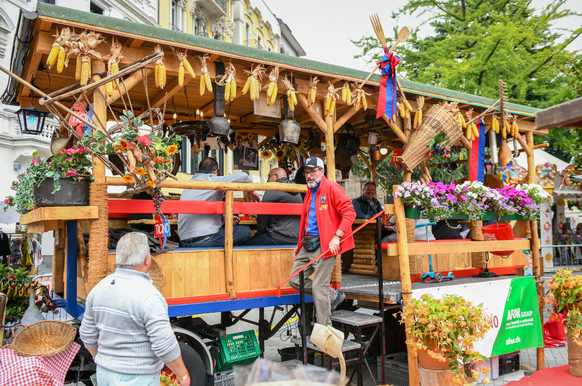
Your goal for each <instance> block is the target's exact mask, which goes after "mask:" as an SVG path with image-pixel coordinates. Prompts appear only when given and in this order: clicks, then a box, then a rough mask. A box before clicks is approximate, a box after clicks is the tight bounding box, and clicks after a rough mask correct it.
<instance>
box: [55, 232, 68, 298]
mask: <svg viewBox="0 0 582 386" xmlns="http://www.w3.org/2000/svg"><path fill="white" fill-rule="evenodd" d="M54 233H56V234H57V235H58V241H59V242H58V244H57V243H55V252H54V256H53V266H52V277H53V278H52V286H53V290H54V291H55V293H57V294H60V295H62V294H63V293H64V292H65V245H66V242H65V240H66V239H67V227H66V226H64V222H63V221H59V229H58V230H56V231H54Z"/></svg>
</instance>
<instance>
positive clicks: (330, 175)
mask: <svg viewBox="0 0 582 386" xmlns="http://www.w3.org/2000/svg"><path fill="white" fill-rule="evenodd" d="M325 123H326V124H327V132H326V133H325V156H326V162H327V179H328V180H330V181H334V182H335V153H334V151H335V147H334V143H333V134H334V131H333V121H332V119H331V117H325Z"/></svg>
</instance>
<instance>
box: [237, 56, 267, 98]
mask: <svg viewBox="0 0 582 386" xmlns="http://www.w3.org/2000/svg"><path fill="white" fill-rule="evenodd" d="M244 71H245V73H246V74H247V75H249V77H248V78H247V81H246V83H245V86H244V87H243V90H242V94H243V95H246V94H247V92H249V91H250V92H249V94H250V97H251V100H252V101H256V100H258V99H259V93H260V91H261V88H262V87H261V80H262V79H263V78H264V77H265V76H266V72H265V68H264V67H263V65H262V64H257V65H252V66H251V69H250V71H249V70H244Z"/></svg>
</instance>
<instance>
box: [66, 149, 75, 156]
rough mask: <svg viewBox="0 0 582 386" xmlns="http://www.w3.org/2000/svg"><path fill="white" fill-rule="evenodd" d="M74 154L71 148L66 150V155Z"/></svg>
mask: <svg viewBox="0 0 582 386" xmlns="http://www.w3.org/2000/svg"><path fill="white" fill-rule="evenodd" d="M75 152H76V150H75V149H73V148H71V149H68V150H67V154H68V155H73V154H75Z"/></svg>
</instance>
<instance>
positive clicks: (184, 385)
mask: <svg viewBox="0 0 582 386" xmlns="http://www.w3.org/2000/svg"><path fill="white" fill-rule="evenodd" d="M166 366H168V368H169V369H170V370H171V371H172V373H174V375H176V376H178V377H180V378H183V379H182V380H178V383H179V384H180V386H190V374H189V373H188V369H186V366H184V361H183V360H182V355H180V356H179V357H178V359H175V360H173V361H171V362H167V363H166ZM197 375H198V374H195V375H194V376H197Z"/></svg>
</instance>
